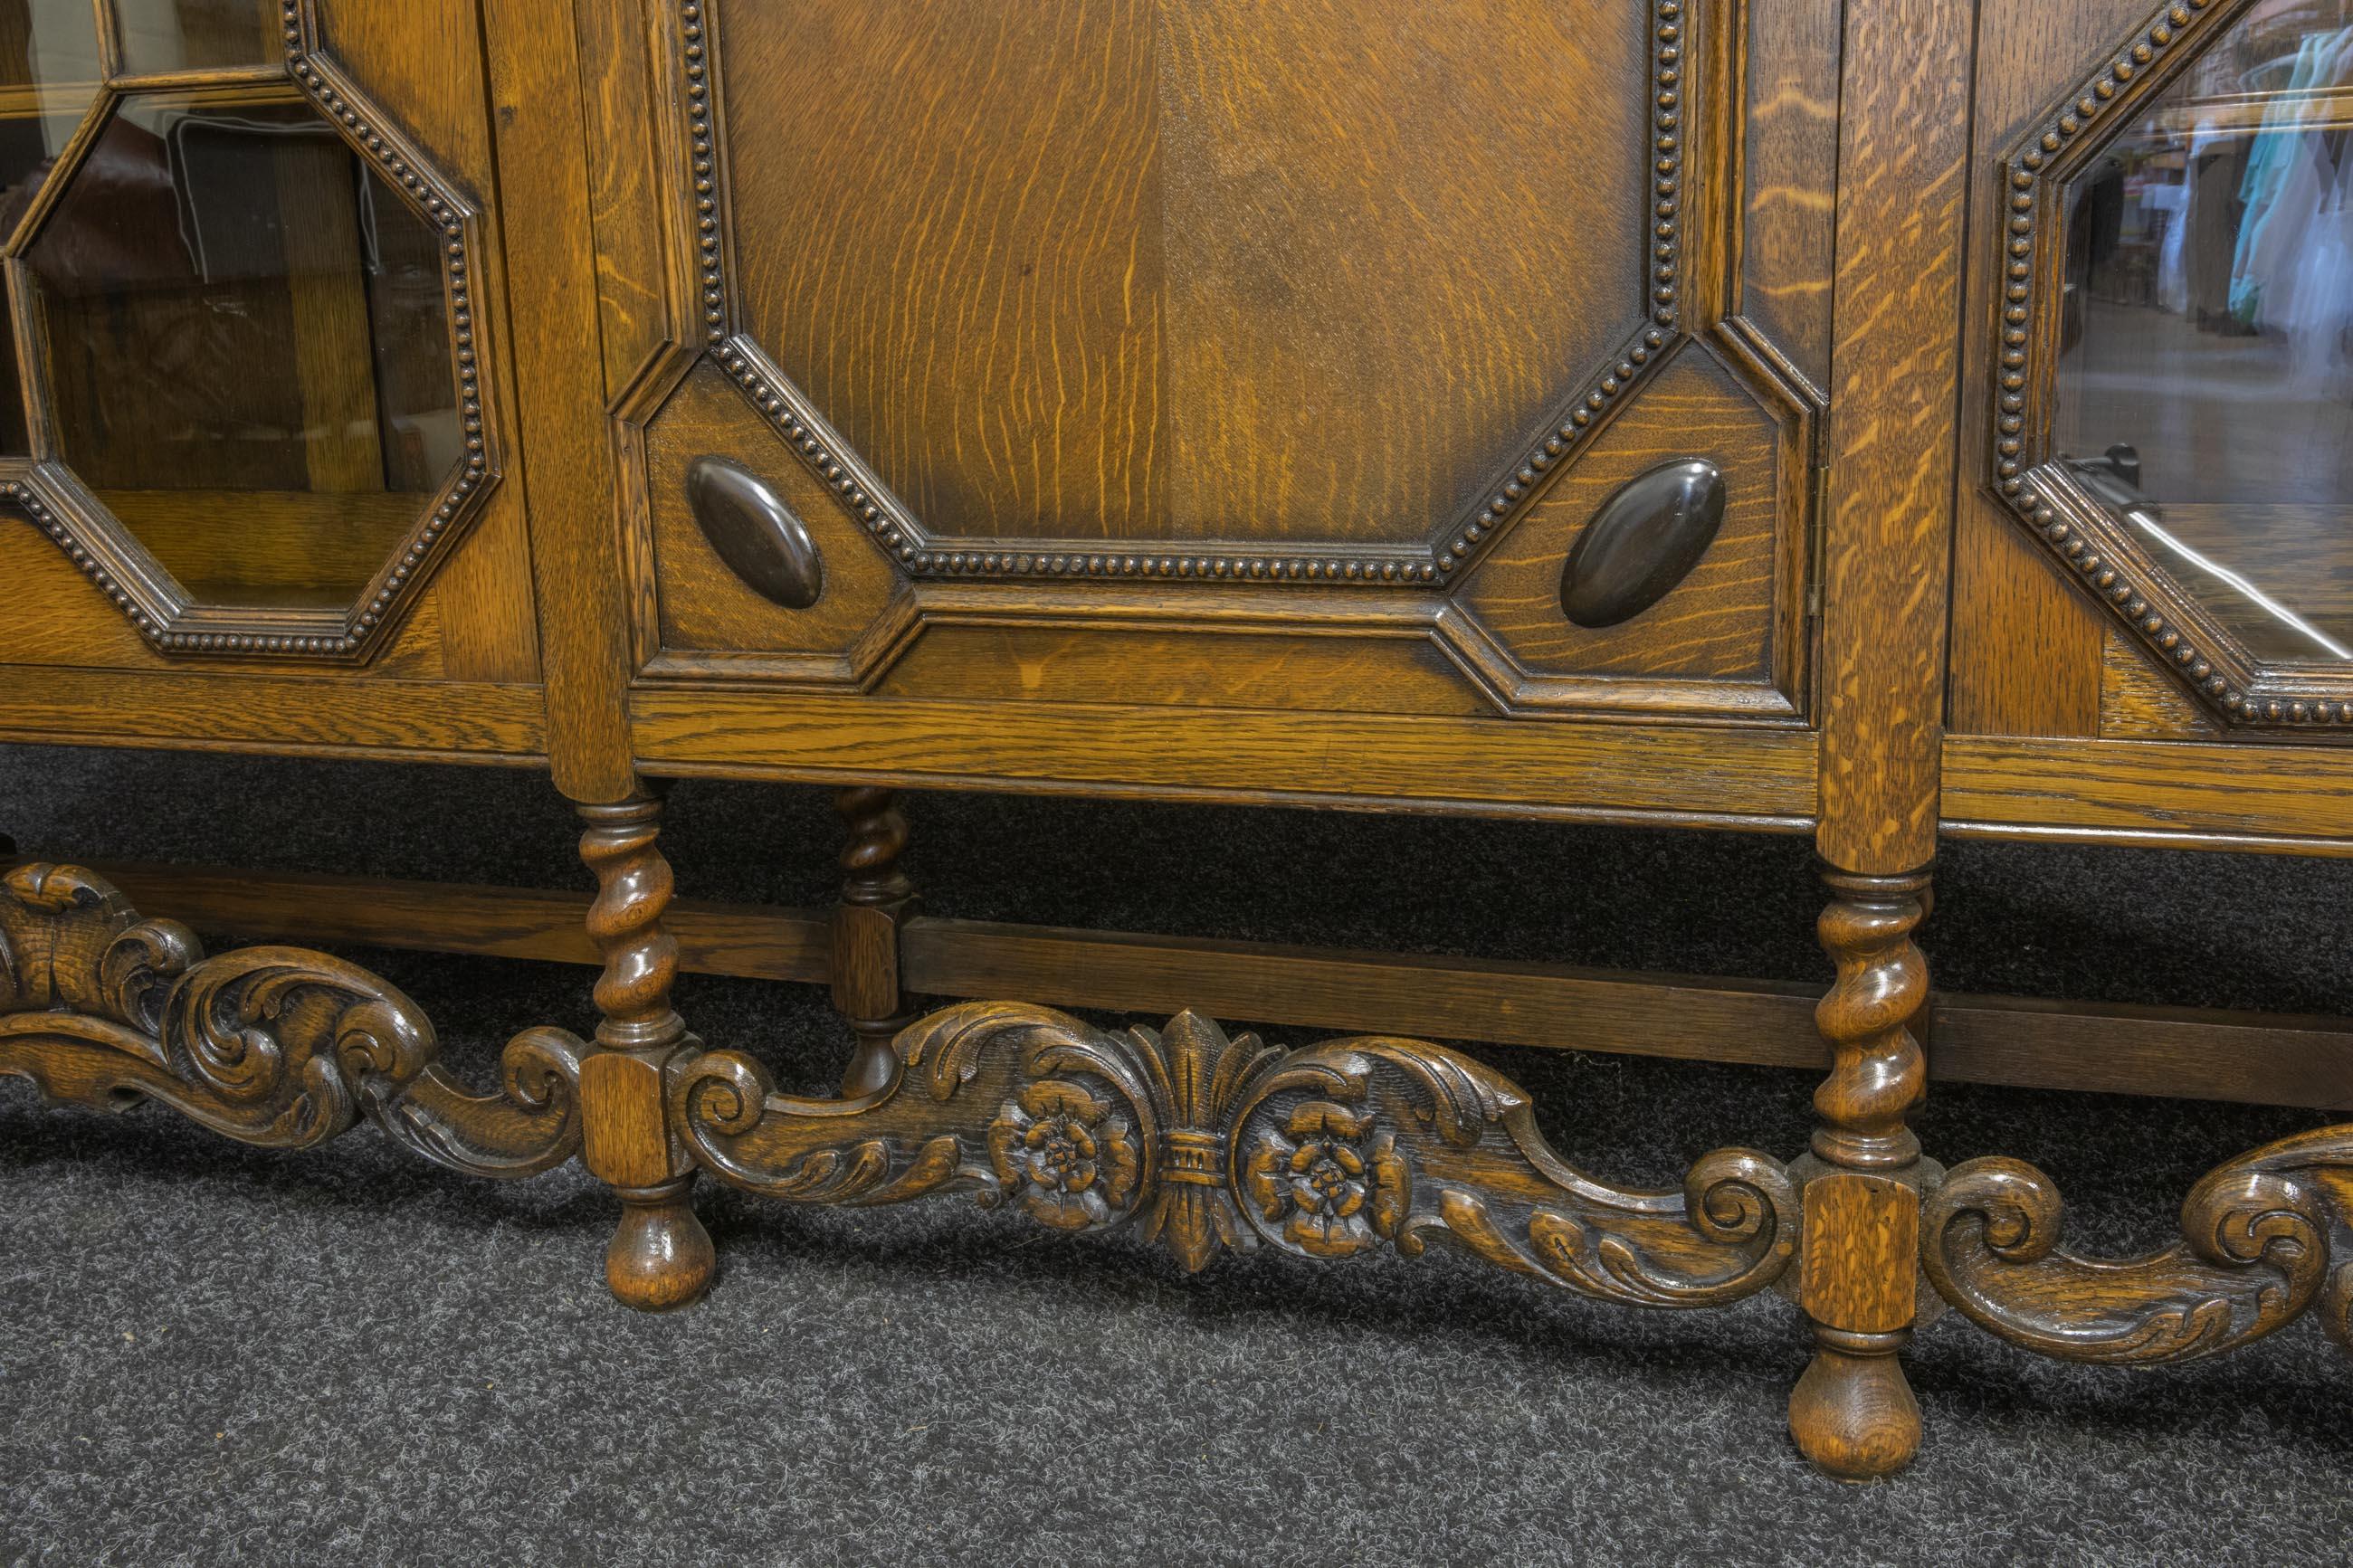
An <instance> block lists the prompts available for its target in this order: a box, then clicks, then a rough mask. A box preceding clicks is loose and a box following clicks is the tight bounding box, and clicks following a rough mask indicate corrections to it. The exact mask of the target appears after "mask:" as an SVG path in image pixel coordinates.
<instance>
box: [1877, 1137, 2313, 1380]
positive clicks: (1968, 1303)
mask: <svg viewBox="0 0 2353 1568" xmlns="http://www.w3.org/2000/svg"><path fill="white" fill-rule="evenodd" d="M2064 1218H2065V1205H2064V1204H2063V1200H2062V1199H2061V1197H2060V1194H2059V1189H2058V1188H2057V1186H2056V1185H2055V1184H2053V1183H2052V1180H2051V1178H2050V1177H2048V1176H2046V1175H2044V1174H2043V1173H2042V1172H2041V1171H2039V1170H2037V1169H2035V1168H2034V1167H2033V1166H2032V1165H2030V1164H2028V1163H2025V1162H2024V1161H2022V1160H2011V1159H2005V1158H1999V1157H1996V1158H1988V1159H1981V1160H1971V1161H1969V1162H1968V1163H1966V1164H1964V1165H1960V1166H1957V1167H1956V1168H1955V1169H1954V1170H1953V1171H1952V1173H1950V1174H1949V1175H1948V1176H1947V1178H1946V1181H1945V1184H1944V1185H1943V1186H1942V1187H1940V1188H1939V1189H1938V1190H1937V1191H1936V1193H1935V1194H1933V1195H1932V1196H1931V1197H1930V1198H1929V1200H1928V1204H1927V1208H1926V1214H1925V1215H1924V1216H1923V1226H1924V1230H1925V1235H1924V1237H1923V1241H1924V1247H1923V1250H1922V1261H1923V1262H1924V1263H1925V1265H1926V1271H1927V1275H1928V1279H1929V1280H1930V1282H1931V1283H1933V1284H1934V1285H1935V1287H1936V1291H1937V1293H1938V1294H1939V1295H1941V1296H1942V1297H1944V1299H1945V1300H1947V1301H1950V1302H1951V1303H1952V1304H1953V1305H1954V1306H1955V1307H1957V1308H1958V1309H1959V1310H1961V1312H1962V1313H1963V1314H1964V1315H1966V1316H1967V1317H1968V1318H1969V1319H1971V1320H1972V1321H1975V1322H1976V1323H1977V1324H1978V1327H1980V1328H1982V1329H1985V1330H1987V1331H1989V1332H1991V1333H1994V1334H1997V1335H1999V1336H2000V1337H2001V1338H2002V1339H2005V1340H2008V1341H2010V1342H2011V1343H2013V1344H2020V1345H2024V1346H2026V1347H2027V1348H2028V1349H2030V1350H2033V1351H2037V1352H2041V1353H2042V1354H2044V1355H2051V1356H2059V1357H2063V1358H2065V1359H2067V1360H2070V1361H2085V1362H2099V1363H2109V1364H2114V1365H2126V1366H2155V1365H2162V1364H2166V1363H2174V1362H2183V1361H2191V1360H2195V1359H2197V1358H2199V1357H2201V1356H2208V1355H2212V1354H2215V1353H2217V1352H2221V1351H2226V1350H2231V1349H2234V1348H2236V1347H2237V1346H2240V1345H2243V1344H2246V1343H2248V1342H2252V1341H2253V1340H2257V1339H2260V1338H2262V1337H2263V1336H2264V1335H2266V1334H2269V1333H2271V1332H2272V1331H2274V1330H2276V1329H2278V1328H2280V1327H2282V1326H2283V1325H2284V1324H2286V1323H2288V1322H2290V1321H2294V1320H2295V1319H2296V1318H2297V1317H2300V1316H2302V1315H2303V1314H2304V1313H2305V1312H2306V1311H2307V1310H2313V1311H2316V1314H2317V1315H2318V1317H2319V1318H2320V1321H2321V1326H2322V1327H2323V1328H2324V1329H2326V1330H2327V1331H2328V1333H2329V1336H2330V1337H2331V1338H2332V1339H2334V1340H2335V1341H2336V1342H2337V1344H2338V1345H2339V1346H2340V1347H2344V1348H2347V1349H2348V1350H2353V1294H2348V1290H2347V1288H2346V1284H2345V1281H2344V1279H2343V1278H2342V1275H2343V1270H2344V1266H2345V1265H2344V1258H2343V1253H2344V1250H2345V1247H2346V1245H2347V1243H2346V1238H2347V1237H2348V1234H2353V1127H2329V1128H2323V1129H2321V1130H2320V1131H2315V1132H2306V1133H2301V1134H2298V1135H2296V1136H2295V1137H2290V1138H2284V1139H2282V1140H2280V1141H2279V1142H2276V1143H2272V1144H2268V1145H2266V1146H2264V1147H2263V1148H2261V1149H2257V1150H2255V1151H2253V1152H2251V1153H2247V1154H2243V1155H2241V1156H2240V1157H2239V1158H2237V1159H2235V1160H2232V1161H2228V1162H2226V1163H2223V1164H2221V1165H2220V1166H2217V1167H2216V1168H2215V1169H2214V1170H2212V1171H2210V1172H2209V1173H2207V1174H2206V1175H2205V1177H2204V1178H2203V1179H2201V1180H2200V1182H2199V1183H2198V1184H2197V1185H2196V1186H2194V1187H2192V1188H2191V1189H2190V1191H2189V1196H2188V1198H2187V1199H2185V1200H2184V1202H2183V1204H2182V1205H2181V1239H2180V1240H2179V1241H2177V1242H2175V1243H2173V1244H2172V1245H2171V1246H2169V1247H2160V1248H2158V1249H2157V1250H2155V1251H2152V1252H2148V1253H2146V1254H2143V1255H2141V1256H2140V1257H2137V1258H2116V1259H2108V1258H2084V1257H2082V1256H2080V1255H2078V1254H2075V1253H2073V1252H2071V1251H2069V1250H2068V1249H2067V1248H2066V1247H2064V1246H2063V1239H2064V1237H2063V1224H2064Z"/></svg>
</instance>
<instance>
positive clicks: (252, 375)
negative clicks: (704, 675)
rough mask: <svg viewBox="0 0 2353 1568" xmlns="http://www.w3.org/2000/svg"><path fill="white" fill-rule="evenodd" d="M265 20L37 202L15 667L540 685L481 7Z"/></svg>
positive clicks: (8, 480)
mask: <svg viewBox="0 0 2353 1568" xmlns="http://www.w3.org/2000/svg"><path fill="white" fill-rule="evenodd" d="M266 9H267V12H268V15H267V16H266V17H264V16H261V13H259V12H257V13H256V16H257V19H258V20H257V26H260V33H259V36H257V37H246V36H245V35H244V34H243V33H241V32H239V31H237V29H235V28H231V29H229V31H228V32H227V33H219V34H217V35H216V36H215V35H206V36H204V37H195V36H194V35H191V36H190V37H187V38H181V37H178V36H177V35H176V34H174V32H172V31H171V30H170V29H168V28H166V29H164V30H163V31H160V32H157V33H156V34H155V35H154V36H153V37H147V36H146V35H141V38H142V39H143V40H144V41H143V42H141V43H139V47H147V48H151V49H155V50H161V51H162V53H160V54H159V55H158V56H157V58H164V57H165V56H168V55H169V54H170V52H171V48H172V47H186V48H190V49H194V50H195V54H196V55H204V54H205V52H206V49H211V50H214V51H215V52H218V51H219V50H220V49H222V48H224V47H227V46H229V45H232V44H233V45H234V46H235V47H234V48H233V49H231V50H230V52H231V53H235V54H236V55H237V58H236V59H235V60H233V61H230V62H229V63H227V64H224V65H220V66H217V67H204V68H198V67H197V66H196V65H194V64H184V66H179V67H174V66H170V65H168V64H166V65H162V66H158V67H157V68H155V69H154V70H153V71H146V72H141V71H126V68H125V61H124V60H123V59H122V58H120V51H117V52H116V55H115V56H114V57H111V59H112V63H111V64H110V65H107V66H105V67H104V68H103V69H100V68H92V70H91V72H90V74H91V75H92V76H93V77H102V78H103V80H102V81H94V82H93V83H92V84H91V85H90V87H89V88H88V89H87V94H88V100H87V109H86V111H85V112H84V114H83V116H82V120H81V122H80V129H79V131H76V132H73V134H72V135H71V136H70V138H64V132H65V131H70V130H72V122H71V121H67V122H65V124H64V126H63V127H62V129H59V128H55V127H53V128H52V134H53V138H55V139H53V141H52V142H51V145H52V147H53V148H54V149H55V152H54V156H53V159H52V162H51V163H50V164H48V165H47V169H48V174H47V178H46V180H37V181H36V182H35V183H36V184H37V200H36V201H32V202H29V203H27V204H26V207H20V208H19V209H17V212H16V216H20V217H21V218H22V219H23V221H22V222H21V223H20V224H18V226H17V227H16V232H15V233H14V234H12V235H11V236H9V237H7V246H8V249H9V253H10V254H9V260H8V262H7V267H8V268H9V270H10V272H11V285H12V289H13V295H14V311H15V318H16V321H15V325H16V329H17V331H16V343H17V344H21V345H22V347H23V350H24V358H25V360H26V366H25V373H24V374H23V376H22V378H21V379H22V381H23V384H24V386H25V389H26V390H28V391H30V392H31V393H32V398H31V401H30V404H29V405H28V412H29V415H30V421H29V428H28V429H27V430H26V437H22V438H15V437H12V440H13V439H22V442H23V444H21V445H16V444H11V445H9V446H8V447H6V451H7V453H9V454H14V455H11V456H0V470H5V473H0V480H5V487H6V489H7V498H8V499H7V500H6V501H5V506H4V507H0V516H5V518H6V520H7V521H6V522H5V527H0V577H5V579H6V580H7V581H9V582H10V583H11V584H12V586H14V587H17V588H19V589H20V590H21V595H22V597H23V598H24V599H25V600H26V601H28V602H27V603H26V605H25V606H24V607H23V608H22V610H21V613H17V614H12V615H10V616H5V617H0V663H20V664H25V665H28V666H45V667H57V666H62V665H74V666H81V667H86V668H92V669H115V670H123V671H132V672H146V673H153V672H158V671H163V670H166V669H182V670H188V671H192V672H197V673H209V672H220V673H227V672H231V671H237V670H248V669H253V668H257V667H260V668H261V669H262V670H263V671H264V673H265V674H266V675H274V674H276V673H280V672H282V673H285V674H288V675H292V676H298V677H303V678H308V677H311V676H320V677H330V678H332V679H329V680H327V681H326V682H325V683H323V684H322V685H321V686H320V688H319V689H320V690H321V691H322V694H323V693H325V692H326V691H327V690H328V689H330V687H331V686H332V685H333V684H335V683H336V682H341V681H346V680H348V679H351V678H353V677H354V676H357V677H360V678H364V679H388V680H397V681H415V682H442V681H449V682H460V683H469V684H480V685H484V686H491V685H521V684H528V683H531V682H533V681H535V680H536V679H538V674H539V664H538V648H537V627H536V623H535V616H534V611H533V603H532V597H531V581H530V564H529V544H528V539H527V531H526V524H525V517H524V509H523V497H522V491H521V489H520V488H519V487H516V486H512V485H509V484H507V483H506V482H505V479H506V478H507V475H506V472H505V461H504V459H505V455H506V454H507V453H508V452H509V451H510V450H511V449H512V442H513V434H514V433H513V428H512V402H511V398H512V387H511V384H510V378H509V376H508V374H507V372H506V367H505V366H504V364H503V363H501V362H500V360H499V358H498V353H499V346H500V342H501V339H500V331H501V325H502V323H501V315H502V312H503V310H504V291H505V280H504V267H503V257H502V254H501V245H500V236H499V231H498V226H497V224H496V223H495V222H493V221H490V203H491V196H492V195H493V193H494V192H495V190H496V187H497V175H496V171H495V170H494V167H493V163H492V138H491V111H490V104H489V94H488V88H487V84H486V81H485V79H484V72H483V60H482V52H481V35H480V16H479V15H478V8H477V0H417V3H416V4H414V5H403V6H399V7H385V6H378V5H368V4H364V0H317V3H316V4H315V5H308V6H305V7H302V8H301V10H300V11H299V12H290V13H289V17H288V18H287V19H285V20H281V19H280V17H279V16H278V15H277V7H276V6H274V5H273V6H269V7H267V8H266ZM105 10H106V7H104V6H100V8H99V11H100V13H101V14H102V13H103V12H104V11H105ZM207 15H209V14H207ZM158 16H159V17H161V16H164V14H163V13H158ZM212 19H213V20H214V21H216V22H219V21H221V20H222V18H220V17H213V18H212ZM150 20H151V21H153V20H154V18H150ZM178 20H179V22H180V23H182V24H185V23H188V22H189V20H190V18H188V17H185V16H184V17H180V18H179V19H178ZM197 20H202V18H197ZM263 23H266V26H263V25H261V24H263ZM43 28H44V30H45V32H44V36H45V37H48V38H54V37H57V36H58V33H59V32H60V29H61V28H62V29H65V30H70V21H69V13H67V12H59V13H58V14H57V15H55V16H50V15H47V14H45V15H44V18H43ZM263 41H266V42H267V43H268V44H269V47H268V48H267V49H266V50H260V49H259V47H258V46H259V44H260V43H261V42H263ZM248 53H249V54H250V55H251V58H250V59H248V58H245V57H246V55H247V54H248ZM192 58H193V57H192ZM206 58H209V57H206ZM77 101H79V100H77ZM22 108H23V106H22V105H21V104H19V105H16V107H15V108H13V109H12V110H11V112H12V113H21V112H22ZM166 132H168V135H169V138H170V141H169V144H170V145H171V146H173V147H174V148H176V149H179V150H178V151H175V152H174V153H172V154H171V155H170V156H169V157H168V158H167V157H166V156H165V154H164V152H163V151H162V147H163V145H164V142H165V137H166ZM240 134H242V135H243V136H244V137H245V138H246V140H244V141H238V140H237V137H238V136H239V135H240ZM272 138H274V143H273V142H272V141H271V139H272ZM272 145H275V147H276V148H277V149H278V151H277V152H276V153H275V154H272V153H268V152H266V151H265V152H259V153H258V152H256V151H255V150H254V149H255V148H257V147H259V148H268V147H269V146H272ZM190 149H194V150H193V151H191V150H190ZM142 181H143V182H145V183H144V184H142ZM158 191H160V192H161V201H160V203H159V202H158V201H157V200H156V199H155V198H156V193H157V192H158ZM175 199H176V200H177V202H178V203H179V204H180V210H176V211H175V209H174V205H173V204H174V200H175ZM190 257H195V258H198V259H196V260H190V259H188V258H190ZM14 346H15V345H12V347H14ZM7 374H8V377H9V378H10V379H11V380H12V381H15V380H18V379H19V372H18V369H17V367H16V365H15V364H14V363H11V364H10V365H9V366H8V369H7ZM437 384H438V388H437ZM281 412H282V413H283V414H284V417H268V416H270V415H274V414H278V413H281ZM216 428H217V429H219V430H222V431H226V432H227V433H228V434H227V436H225V437H223V438H220V439H217V440H212V441H210V442H209V444H207V441H206V439H205V437H206V436H208V435H209V434H210V433H211V432H213V431H214V430H215V429H216ZM192 432H193V434H192ZM16 597H17V595H12V600H13V599H15V598H16ZM33 601H37V602H33ZM322 661H325V662H323V663H322ZM295 689H302V688H301V687H300V686H298V687H296V688H295ZM322 701H325V702H328V703H332V701H333V699H332V697H325V696H322ZM135 702H136V699H135V698H132V697H126V698H125V700H124V701H123V703H122V704H121V707H122V708H123V709H124V710H129V709H130V708H131V707H132V706H133V705H135Z"/></svg>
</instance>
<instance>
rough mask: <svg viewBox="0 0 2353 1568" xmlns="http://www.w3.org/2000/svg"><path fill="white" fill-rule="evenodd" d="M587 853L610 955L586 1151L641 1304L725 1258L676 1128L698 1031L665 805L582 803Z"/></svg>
mask: <svg viewBox="0 0 2353 1568" xmlns="http://www.w3.org/2000/svg"><path fill="white" fill-rule="evenodd" d="M579 811H580V816H581V819H582V821H584V822H586V824H587V826H586V828H585V829H584V830H583V831H582V833H581V835H580V858H581V859H582V861H584V862H585V863H586V865H587V867H588V868H589V870H590V871H592V872H594V873H595V874H596V900H595V901H594V902H593V903H591V904H590V905H589V907H588V914H587V919H586V922H585V923H586V929H587V932H588V936H589V939H590V940H591V941H593V942H595V943H596V951H597V952H598V953H599V954H600V955H601V956H602V958H603V960H604V967H603V968H602V970H601V971H600V972H599V973H598V974H597V976H596V989H595V995H596V1011H597V1012H598V1013H600V1014H602V1015H603V1021H602V1022H600V1023H599V1024H598V1025H597V1026H596V1050H595V1051H594V1052H592V1053H591V1054H590V1055H589V1056H588V1057H587V1058H586V1059H585V1060H584V1061H583V1062H582V1063H581V1065H580V1099H581V1103H582V1108H583V1111H584V1115H585V1123H584V1129H583V1132H584V1136H583V1139H582V1143H581V1151H580V1153H581V1163H583V1164H585V1165H586V1166H587V1167H588V1169H589V1171H590V1172H591V1173H593V1174H595V1175H596V1176H597V1177H598V1178H600V1179H601V1180H603V1181H604V1182H605V1183H606V1184H608V1185H609V1186H611V1187H612V1188H613V1189H614V1191H615V1193H616V1194H617V1195H618V1196H619V1198H620V1200H621V1218H620V1224H619V1226H617V1228H616V1229H615V1231H614V1232H613V1239H612V1242H611V1244H610V1245H609V1246H607V1247H606V1249H605V1282H606V1284H607V1286H609V1287H610V1288H611V1289H612V1292H613V1295H614V1298H615V1299H616V1300H619V1301H620V1302H621V1303H622V1304H623V1305H625V1306H629V1307H634V1308H636V1309H638V1310H639V1311H647V1312H654V1311H667V1310H670V1309H671V1308H674V1307H683V1306H685V1305H687V1304H688V1303H690V1302H691V1301H693V1300H696V1299H697V1298H698V1297H700V1296H701V1295H702V1292H703V1291H704V1290H705V1289H709V1288H710V1285H711V1277H712V1272H713V1271H714V1270H715V1268H717V1257H716V1255H715V1254H714V1253H713V1251H712V1246H711V1236H710V1233H709V1232H708V1231H706V1230H704V1229H703V1228H702V1221H701V1220H700V1219H698V1218H696V1217H695V1213H694V1205H693V1204H692V1203H691V1201H690V1199H689V1197H688V1194H689V1192H690V1190H691V1188H692V1187H693V1184H694V1165H693V1163H691V1161H689V1160H687V1159H686V1158H685V1155H684V1152H683V1151H681V1149H680V1148H679V1147H678V1145H677V1143H676V1141H675V1140H674V1139H673V1138H672V1137H671V1135H670V1124H669V1118H668V1116H667V1114H666V1113H665V1111H664V1109H663V1107H664V1092H665V1079H666V1076H667V1074H668V1072H669V1069H670V1066H671V1063H672V1061H673V1059H674V1058H685V1057H690V1056H691V1054H692V1052H693V1049H694V1039H693V1037H692V1036H691V1035H689V1034H688V1033H687V1030H686V1021H685V1020H684V1019H683V1018H681V1017H680V1016H678V1012H677V1010H676V1009H675V1008H673V1007H672V1006H671V1005H670V984H671V983H672V982H673V981H674V980H675V979H676V978H677V976H678V944H677V942H675V941H673V940H672V939H671V937H670V933H669V931H666V930H665V929H664V928H663V925H662V914H663V911H664V910H665V909H667V908H668V906H669V904H670V889H671V886H672V879H671V877H670V862H669V861H667V860H665V859H663V858H662V853H661V850H660V849H659V847H656V845H655V842H654V840H655V838H656V837H657V836H658V835H659V832H660V824H661V805H660V803H659V801H656V800H652V799H649V798H644V797H640V798H638V799H636V800H629V801H622V802H618V803H617V804H613V805H582V806H580V808H579Z"/></svg>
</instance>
